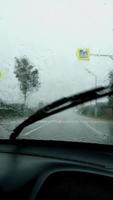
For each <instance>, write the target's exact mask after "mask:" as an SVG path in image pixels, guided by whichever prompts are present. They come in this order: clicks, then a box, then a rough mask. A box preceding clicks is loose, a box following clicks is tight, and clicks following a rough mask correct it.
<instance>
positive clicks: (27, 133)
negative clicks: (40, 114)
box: [24, 122, 50, 136]
mask: <svg viewBox="0 0 113 200" xmlns="http://www.w3.org/2000/svg"><path fill="white" fill-rule="evenodd" d="M48 124H50V122H47V123H46V124H43V125H41V126H38V127H37V128H35V129H32V130H31V131H28V132H26V133H24V135H25V136H26V135H29V134H31V133H33V132H34V131H37V130H39V129H41V128H44V127H45V126H47V125H48Z"/></svg>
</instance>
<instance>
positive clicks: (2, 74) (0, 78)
mask: <svg viewBox="0 0 113 200" xmlns="http://www.w3.org/2000/svg"><path fill="white" fill-rule="evenodd" d="M4 77H5V72H4V70H2V69H0V80H2V79H4Z"/></svg>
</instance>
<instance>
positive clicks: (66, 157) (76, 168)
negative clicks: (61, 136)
mask: <svg viewBox="0 0 113 200" xmlns="http://www.w3.org/2000/svg"><path fill="white" fill-rule="evenodd" d="M8 198H9V199H12V200H13V199H16V200H18V199H24V200H26V199H31V200H42V199H54V200H56V199H65V200H66V199H67V200H68V199H70V200H71V199H72V200H73V199H77V200H81V199H84V198H85V199H92V200H93V199H94V200H95V199H102V200H104V199H105V200H111V199H112V198H113V147H112V146H109V145H99V144H88V143H77V142H61V141H44V140H37V141H35V140H21V139H19V140H14V141H11V140H0V199H8Z"/></svg>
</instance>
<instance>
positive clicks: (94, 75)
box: [86, 68, 98, 117]
mask: <svg viewBox="0 0 113 200" xmlns="http://www.w3.org/2000/svg"><path fill="white" fill-rule="evenodd" d="M86 70H87V72H88V73H89V74H91V75H92V76H93V77H94V80H95V88H97V76H96V74H94V73H93V72H92V71H90V70H89V69H87V68H86ZM97 113H98V110H97V99H95V117H97Z"/></svg>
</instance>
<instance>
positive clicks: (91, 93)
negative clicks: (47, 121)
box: [10, 87, 113, 139]
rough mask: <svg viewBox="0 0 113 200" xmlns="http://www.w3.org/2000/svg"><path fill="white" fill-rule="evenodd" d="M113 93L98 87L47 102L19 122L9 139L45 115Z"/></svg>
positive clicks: (106, 88)
mask: <svg viewBox="0 0 113 200" xmlns="http://www.w3.org/2000/svg"><path fill="white" fill-rule="evenodd" d="M111 95H113V91H112V90H110V88H109V87H98V88H95V89H92V90H88V91H86V92H82V93H78V94H76V95H72V96H69V97H64V98H62V99H59V100H57V101H54V102H52V103H51V104H48V105H47V106H45V107H43V108H41V109H40V110H38V111H37V112H36V113H34V114H33V115H31V116H30V117H29V118H28V119H26V120H25V121H24V122H22V123H21V124H19V125H18V126H17V127H16V128H15V129H14V130H13V133H12V134H11V135H10V139H16V137H17V136H18V135H19V134H20V133H21V131H22V130H23V129H24V128H25V127H26V126H28V125H31V124H33V123H34V122H36V121H39V120H42V119H44V118H46V117H49V116H51V115H54V114H56V113H58V112H61V111H64V110H66V109H69V108H72V107H74V106H77V105H80V104H82V103H85V102H88V101H91V100H94V99H99V98H102V97H105V96H111Z"/></svg>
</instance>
